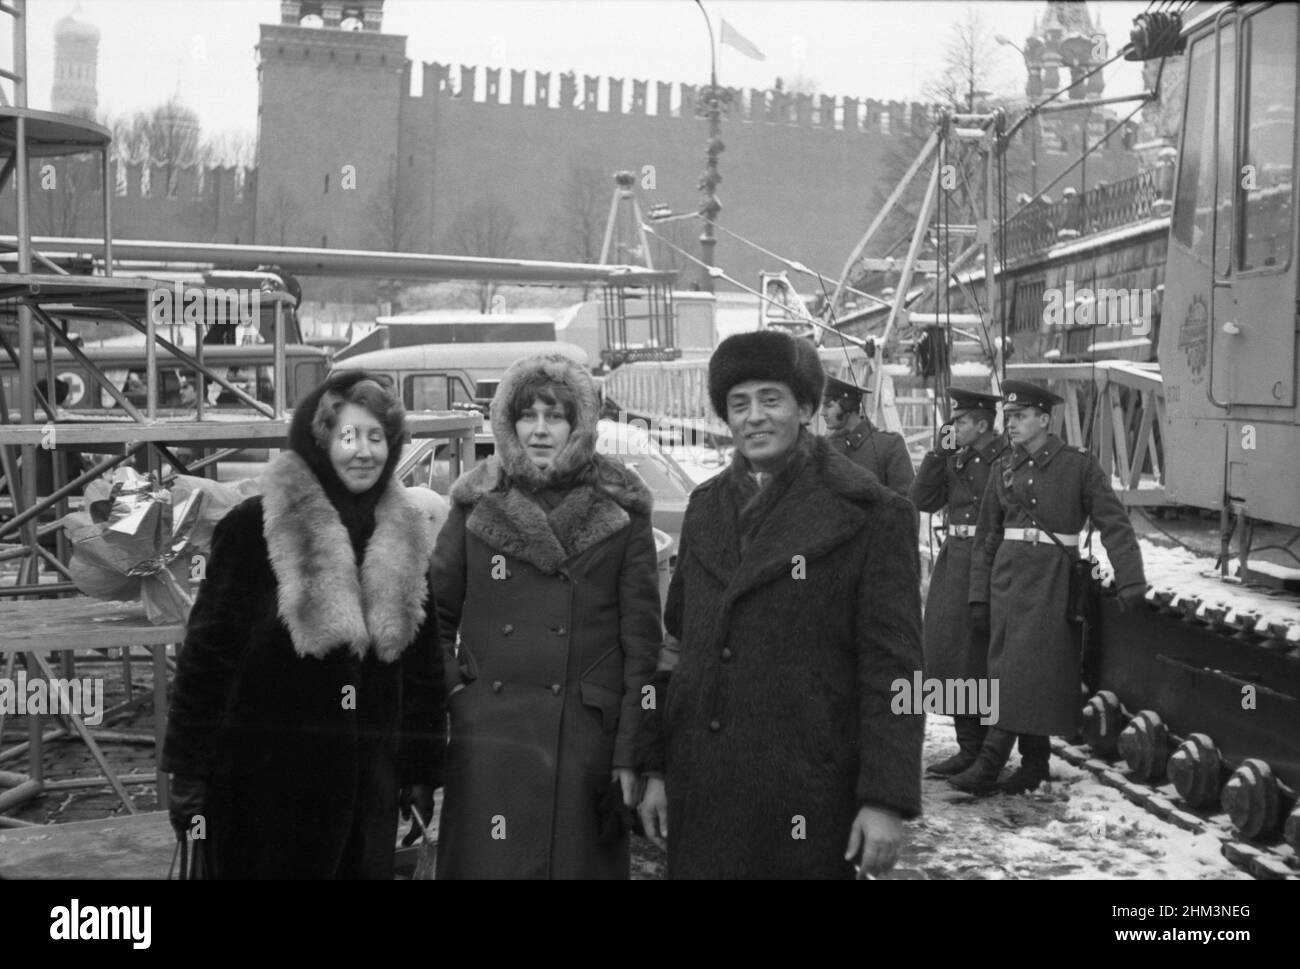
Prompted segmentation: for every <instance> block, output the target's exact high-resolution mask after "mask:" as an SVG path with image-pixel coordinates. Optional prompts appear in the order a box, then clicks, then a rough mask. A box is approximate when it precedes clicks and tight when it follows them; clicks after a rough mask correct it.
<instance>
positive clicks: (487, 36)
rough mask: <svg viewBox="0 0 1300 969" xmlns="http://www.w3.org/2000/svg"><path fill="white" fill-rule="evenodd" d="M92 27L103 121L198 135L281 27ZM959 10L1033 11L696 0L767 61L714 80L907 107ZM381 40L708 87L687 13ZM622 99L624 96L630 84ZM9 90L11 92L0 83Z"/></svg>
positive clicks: (223, 124) (659, 10) (246, 2)
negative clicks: (173, 117) (107, 115)
mask: <svg viewBox="0 0 1300 969" xmlns="http://www.w3.org/2000/svg"><path fill="white" fill-rule="evenodd" d="M80 6H81V16H82V17H83V18H84V19H87V20H90V21H92V22H94V23H95V24H96V25H97V26H98V27H99V28H100V30H101V39H100V47H99V104H100V110H101V111H104V110H108V111H110V112H113V113H119V112H126V111H133V110H137V109H143V108H148V107H152V106H153V105H155V104H158V103H160V102H161V101H164V100H166V98H167V97H168V96H170V95H171V94H172V93H173V92H174V91H176V90H178V89H179V92H180V95H181V98H182V99H183V100H184V101H185V102H186V103H188V104H189V105H190V106H191V107H193V108H194V109H195V110H196V111H197V112H198V114H199V117H200V119H201V120H202V123H203V126H204V129H205V131H208V132H215V131H220V130H226V129H233V130H241V129H242V130H247V131H249V132H252V131H254V130H255V129H256V124H257V70H256V58H255V53H254V46H255V45H256V43H257V37H258V25H259V24H262V23H278V22H279V19H280V3H279V0H81V5H80ZM968 6H973V7H974V9H975V10H977V11H978V13H979V14H980V16H981V17H982V18H983V20H984V21H985V22H986V23H987V24H988V26H989V28H990V29H991V30H993V31H995V32H1000V33H1002V34H1004V35H1006V36H1007V37H1008V38H1010V39H1011V40H1013V41H1015V42H1016V43H1017V44H1022V45H1023V43H1024V38H1025V36H1026V35H1027V34H1028V32H1029V30H1030V29H1031V27H1032V25H1033V20H1034V16H1035V14H1036V13H1038V12H1040V11H1042V10H1043V9H1045V8H1046V4H1045V3H1041V2H1039V3H1034V2H1014V3H1004V2H980V3H975V4H967V3H964V2H963V3H949V2H937V0H936V2H928V0H825V2H822V0H708V2H706V3H705V7H706V8H707V9H708V11H709V15H710V17H711V18H712V20H713V23H714V30H715V31H717V30H718V22H719V21H720V20H721V19H722V18H724V17H725V18H726V20H727V21H728V23H729V24H730V25H731V26H732V27H734V28H735V29H736V30H738V31H740V32H741V33H742V34H743V35H744V36H746V37H747V38H748V39H749V40H750V41H752V42H753V43H754V44H755V45H756V46H757V47H758V48H759V49H760V50H762V51H763V53H764V54H766V56H767V60H766V61H762V62H760V61H755V60H751V59H749V58H747V57H745V56H744V55H743V54H741V53H739V52H738V51H736V50H734V49H732V48H730V47H722V48H720V61H719V78H718V79H719V82H720V83H722V84H725V85H729V86H733V87H743V88H749V87H769V86H770V85H771V84H772V81H773V79H774V78H776V77H778V76H780V77H783V78H785V79H786V80H787V81H790V80H791V79H794V78H802V79H804V80H805V81H807V82H811V84H812V85H814V86H815V88H816V90H817V91H818V93H821V94H833V95H836V96H843V95H849V96H854V97H862V98H865V97H873V98H878V99H880V100H916V99H920V97H921V89H922V87H923V86H924V84H925V83H926V82H927V81H928V80H930V79H931V78H933V76H934V75H935V74H936V73H937V72H938V71H939V69H940V66H941V61H942V56H943V50H944V46H945V44H946V42H947V40H948V39H949V36H950V33H949V29H950V25H951V24H952V23H953V22H954V21H955V20H957V19H960V18H963V17H964V15H965V11H966V9H967V8H968ZM73 7H74V2H73V0H28V8H29V23H28V59H29V64H28V74H29V76H30V78H31V87H30V89H29V94H28V99H29V103H30V105H31V106H32V107H35V108H48V107H49V104H50V85H51V83H52V81H53V57H54V42H53V31H54V24H55V23H56V22H57V21H58V20H59V19H60V18H61V17H63V16H65V15H66V14H68V13H70V12H71V11H72V10H73ZM1147 7H1148V3H1146V2H1140V3H1111V2H1107V3H1092V4H1090V5H1089V8H1090V9H1091V10H1092V12H1093V16H1094V19H1095V18H1096V17H1097V16H1098V14H1100V16H1101V21H1102V27H1103V29H1104V30H1105V32H1106V33H1107V34H1108V37H1109V40H1110V44H1111V49H1112V50H1113V49H1116V48H1118V46H1119V45H1121V44H1123V43H1124V42H1126V41H1127V39H1128V30H1129V26H1130V24H1131V21H1132V18H1133V17H1134V16H1135V15H1136V14H1138V13H1141V12H1142V11H1143V10H1145V9H1146V8H1147ZM384 31H385V32H386V33H394V34H403V35H405V36H406V37H407V45H406V53H407V56H408V57H410V58H411V59H412V60H415V61H421V60H424V61H442V62H444V63H451V64H473V65H477V66H480V67H482V66H495V67H508V68H514V69H516V70H519V69H528V70H543V71H553V72H557V73H558V72H562V71H568V70H574V71H577V72H578V74H579V75H582V74H593V75H597V74H599V75H609V76H614V77H623V78H626V79H629V80H630V79H633V78H638V79H644V80H649V81H672V82H680V81H686V82H695V83H698V82H701V81H706V80H707V78H708V58H709V48H708V33H707V30H706V27H705V23H704V18H703V16H702V15H701V13H700V10H699V8H698V7H697V6H696V5H695V4H694V3H693V2H691V0H599V2H597V0H473V2H465V0H388V2H387V3H385V4H384ZM10 36H11V34H10V28H9V18H8V17H0V64H2V65H3V66H6V67H7V66H10V56H9V53H10V50H11V40H10ZM997 55H998V57H997V63H996V64H995V65H994V66H995V71H994V83H993V85H992V86H993V87H994V88H996V89H997V93H1003V94H1013V95H1016V94H1020V93H1021V92H1022V91H1023V86H1024V77H1025V72H1024V67H1023V63H1022V62H1021V60H1020V55H1019V54H1018V53H1016V51H1014V50H1013V49H1012V48H1010V47H999V48H997ZM1139 84H1140V77H1139V73H1138V70H1137V68H1136V66H1135V65H1128V64H1123V63H1122V62H1121V64H1120V65H1117V66H1116V67H1114V68H1112V69H1110V70H1109V71H1108V73H1107V86H1106V93H1107V94H1114V93H1127V92H1130V91H1132V92H1136V91H1137V90H1138V88H1139ZM629 89H630V87H629ZM6 92H7V93H11V89H9V88H8V86H6Z"/></svg>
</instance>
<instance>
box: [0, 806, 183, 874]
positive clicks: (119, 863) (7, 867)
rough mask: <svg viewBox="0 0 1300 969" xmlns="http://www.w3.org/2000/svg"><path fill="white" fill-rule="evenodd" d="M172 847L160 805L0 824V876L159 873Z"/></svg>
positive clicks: (167, 864) (164, 868)
mask: <svg viewBox="0 0 1300 969" xmlns="http://www.w3.org/2000/svg"><path fill="white" fill-rule="evenodd" d="M175 847H176V835H175V834H174V833H173V831H172V828H171V822H170V821H169V820H168V818H167V812H166V811H148V812H145V813H143V814H137V815H134V816H133V817H125V818H108V819H105V820H103V821H75V822H72V823H69V824H45V825H41V826H39V827H36V828H21V829H17V830H0V876H3V877H4V878H24V879H26V878H59V879H86V878H121V879H143V878H153V879H162V878H166V877H167V871H168V868H169V867H170V866H171V859H172V853H173V851H174V849H175Z"/></svg>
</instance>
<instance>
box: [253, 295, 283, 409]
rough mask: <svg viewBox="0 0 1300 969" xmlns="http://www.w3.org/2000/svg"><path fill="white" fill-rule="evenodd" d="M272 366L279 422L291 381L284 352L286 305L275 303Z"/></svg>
mask: <svg viewBox="0 0 1300 969" xmlns="http://www.w3.org/2000/svg"><path fill="white" fill-rule="evenodd" d="M273 354H274V358H273V361H272V365H271V380H272V382H273V386H272V387H271V411H272V416H273V417H275V418H276V419H277V420H279V419H280V418H282V417H284V391H285V384H286V383H287V382H288V380H289V367H288V364H287V363H286V361H285V352H284V304H283V303H281V302H280V301H279V300H276V302H275V346H274V349H273ZM253 389H254V391H256V389H257V372H256V371H254V373H253Z"/></svg>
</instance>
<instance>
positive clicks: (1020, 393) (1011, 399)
mask: <svg viewBox="0 0 1300 969" xmlns="http://www.w3.org/2000/svg"><path fill="white" fill-rule="evenodd" d="M1002 402H1003V404H1009V405H1011V406H1013V407H1037V408H1038V409H1039V410H1041V411H1044V412H1050V411H1051V409H1052V408H1053V407H1054V406H1055V405H1057V404H1064V403H1065V398H1063V397H1058V396H1056V394H1054V393H1052V392H1051V391H1050V390H1048V389H1047V388H1046V387H1039V386H1038V385H1037V384H1031V383H1029V382H1028V381H1025V380H1004V381H1002Z"/></svg>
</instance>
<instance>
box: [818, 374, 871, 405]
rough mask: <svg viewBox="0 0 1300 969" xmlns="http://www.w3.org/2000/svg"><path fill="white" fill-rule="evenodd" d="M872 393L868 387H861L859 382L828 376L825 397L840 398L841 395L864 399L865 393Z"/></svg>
mask: <svg viewBox="0 0 1300 969" xmlns="http://www.w3.org/2000/svg"><path fill="white" fill-rule="evenodd" d="M869 393H871V390H870V389H869V388H867V387H859V386H858V385H857V384H851V383H849V382H848V381H847V380H840V379H839V378H838V377H827V378H826V390H825V391H824V392H823V394H822V396H823V397H829V398H830V399H832V400H839V399H840V398H841V397H856V398H858V399H859V400H861V399H862V396H863V395H864V394H869Z"/></svg>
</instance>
